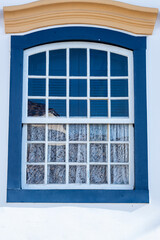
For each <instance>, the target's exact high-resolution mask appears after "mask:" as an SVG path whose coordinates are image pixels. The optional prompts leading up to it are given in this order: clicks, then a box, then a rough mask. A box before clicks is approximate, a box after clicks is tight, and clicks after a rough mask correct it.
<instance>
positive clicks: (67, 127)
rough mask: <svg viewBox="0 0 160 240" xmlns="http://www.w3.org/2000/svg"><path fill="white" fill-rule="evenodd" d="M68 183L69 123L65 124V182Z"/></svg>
mask: <svg viewBox="0 0 160 240" xmlns="http://www.w3.org/2000/svg"><path fill="white" fill-rule="evenodd" d="M68 183H69V124H67V125H66V184H68Z"/></svg>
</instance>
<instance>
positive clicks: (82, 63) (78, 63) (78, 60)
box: [70, 48, 87, 76]
mask: <svg viewBox="0 0 160 240" xmlns="http://www.w3.org/2000/svg"><path fill="white" fill-rule="evenodd" d="M70 76H87V50H86V49H79V48H75V49H70Z"/></svg>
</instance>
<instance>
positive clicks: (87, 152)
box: [87, 124, 90, 184]
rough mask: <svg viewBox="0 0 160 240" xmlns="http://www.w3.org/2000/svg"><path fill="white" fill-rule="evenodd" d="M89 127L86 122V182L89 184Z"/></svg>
mask: <svg viewBox="0 0 160 240" xmlns="http://www.w3.org/2000/svg"><path fill="white" fill-rule="evenodd" d="M89 127H90V125H89V124H87V184H89V179H90V172H89V166H90V165H89V161H90V142H89V134H90V131H89Z"/></svg>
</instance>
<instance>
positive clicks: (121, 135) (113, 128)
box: [110, 124, 129, 141]
mask: <svg viewBox="0 0 160 240" xmlns="http://www.w3.org/2000/svg"><path fill="white" fill-rule="evenodd" d="M110 139H111V141H129V126H128V125H127V124H111V125H110Z"/></svg>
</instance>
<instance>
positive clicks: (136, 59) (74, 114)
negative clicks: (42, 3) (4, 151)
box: [7, 27, 149, 203]
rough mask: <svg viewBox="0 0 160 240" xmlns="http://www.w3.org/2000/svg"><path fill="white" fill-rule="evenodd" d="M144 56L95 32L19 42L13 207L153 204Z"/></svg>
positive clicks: (130, 43) (54, 32) (50, 33)
mask: <svg viewBox="0 0 160 240" xmlns="http://www.w3.org/2000/svg"><path fill="white" fill-rule="evenodd" d="M145 51H146V38H145V37H134V36H131V35H127V34H124V33H120V32H116V31H111V30H106V29H101V28H95V27H59V28H55V29H48V30H43V31H39V32H35V33H31V34H27V35H24V36H12V37H11V80H10V81H11V82H10V121H9V155H8V184H7V201H8V202H59V203H62V202H66V203H69V202H72V203H85V202H86V203H91V202H92V203H94V202H95V203H107V202H108V203H109V202H111V203H112V202H114V203H141V202H143V203H144V202H148V199H149V195H148V175H147V174H148V173H147V121H146V75H145V74H146V73H145ZM79 63H81V64H79ZM77 86H78V87H77Z"/></svg>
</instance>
